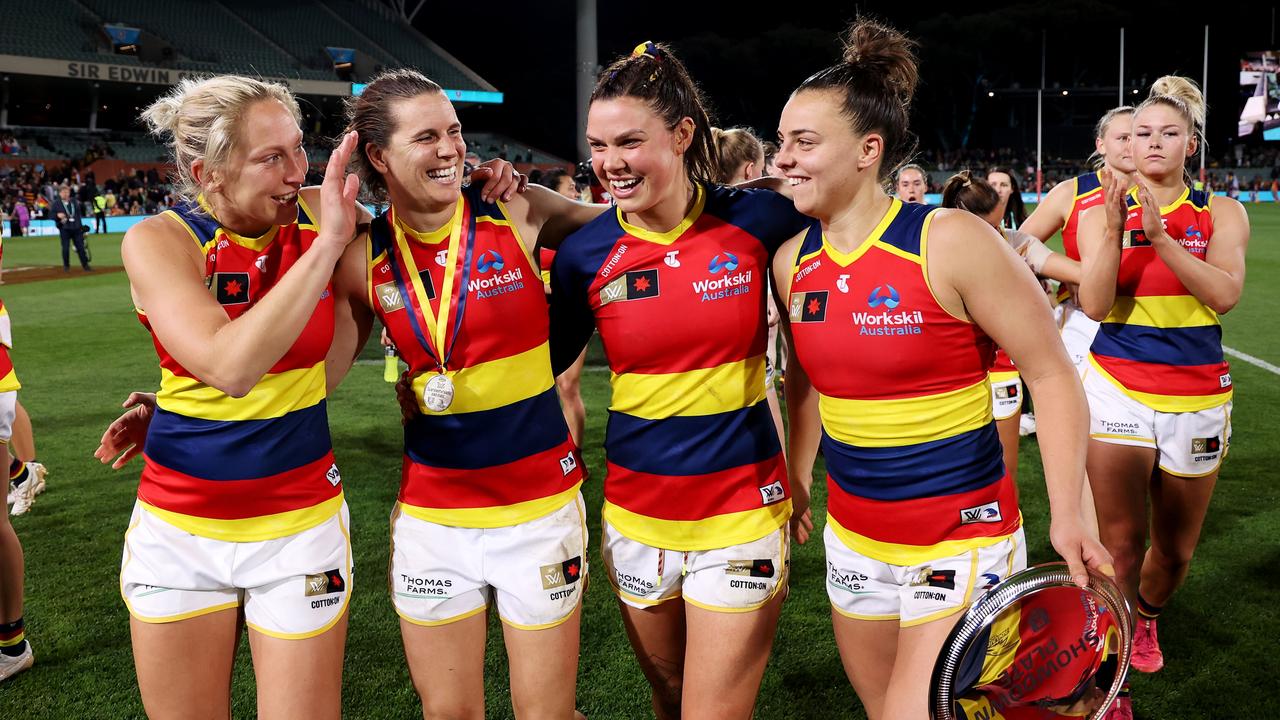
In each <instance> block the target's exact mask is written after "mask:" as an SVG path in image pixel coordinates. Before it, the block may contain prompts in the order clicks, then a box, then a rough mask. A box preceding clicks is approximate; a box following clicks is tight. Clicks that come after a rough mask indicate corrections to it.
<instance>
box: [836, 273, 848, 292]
mask: <svg viewBox="0 0 1280 720" xmlns="http://www.w3.org/2000/svg"><path fill="white" fill-rule="evenodd" d="M836 289H837V290H839V291H840V292H842V293H848V292H849V276H848V275H841V276H840V277H838V278H836Z"/></svg>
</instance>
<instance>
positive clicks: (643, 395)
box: [609, 355, 765, 420]
mask: <svg viewBox="0 0 1280 720" xmlns="http://www.w3.org/2000/svg"><path fill="white" fill-rule="evenodd" d="M764 376H765V367H764V355H756V356H755V357H750V358H747V359H746V360H735V361H733V362H727V363H724V364H723V365H717V366H715V367H709V368H703V369H700V370H688V371H685V372H676V373H656V374H647V373H623V374H621V375H618V374H611V376H610V378H609V382H610V384H611V385H612V386H613V403H612V404H611V405H610V406H609V409H610V410H612V411H614V412H622V413H626V414H628V415H634V416H635V417H641V418H646V419H648V420H661V419H663V418H669V417H688V416H697V415H717V414H719V413H725V412H733V411H735V410H741V409H742V408H744V407H750V406H752V405H755V404H756V403H758V402H760V401H761V400H763V399H764V392H765V379H764Z"/></svg>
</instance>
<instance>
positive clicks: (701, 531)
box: [602, 499, 791, 552]
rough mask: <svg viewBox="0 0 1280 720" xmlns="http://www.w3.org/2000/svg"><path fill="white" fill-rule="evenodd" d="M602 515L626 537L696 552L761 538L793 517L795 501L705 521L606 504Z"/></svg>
mask: <svg viewBox="0 0 1280 720" xmlns="http://www.w3.org/2000/svg"><path fill="white" fill-rule="evenodd" d="M602 516H603V518H604V520H605V521H607V522H608V523H609V524H610V525H611V526H613V528H614V529H615V530H617V531H618V532H620V533H622V534H623V535H624V536H626V537H628V538H631V539H632V540H635V541H637V542H641V543H644V544H645V545H649V546H651V547H657V548H663V549H665V550H678V551H681V552H692V551H694V550H711V549H714V548H723V547H729V546H730V545H741V544H742V543H747V542H751V541H752V540H759V539H760V538H762V537H764V536H765V535H768V534H769V533H771V532H773V531H774V530H777V529H778V528H780V527H782V526H783V525H784V524H786V522H787V520H789V519H790V518H791V500H790V499H787V500H784V501H783V502H778V503H773V504H772V505H766V506H764V507H761V508H754V509H752V510H743V511H741V512H733V513H725V514H723V515H714V516H712V517H709V518H706V519H704V520H662V519H659V518H653V517H648V516H647V515H640V514H638V513H634V512H631V511H630V510H627V509H626V508H623V507H620V506H618V505H614V504H613V503H611V502H609V501H608V500H606V501H605V503H604V511H603V512H602Z"/></svg>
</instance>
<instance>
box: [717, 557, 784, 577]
mask: <svg viewBox="0 0 1280 720" xmlns="http://www.w3.org/2000/svg"><path fill="white" fill-rule="evenodd" d="M773 573H774V567H773V560H770V559H768V558H765V559H760V560H730V561H728V562H727V563H725V566H724V574H725V575H746V576H748V577H759V578H771V577H773Z"/></svg>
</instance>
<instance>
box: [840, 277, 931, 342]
mask: <svg viewBox="0 0 1280 720" xmlns="http://www.w3.org/2000/svg"><path fill="white" fill-rule="evenodd" d="M901 304H902V296H901V295H899V294H898V291H897V289H896V288H894V287H893V286H892V285H889V284H887V283H886V284H884V285H877V286H876V287H875V289H874V290H872V291H871V294H870V295H868V296H867V307H869V308H871V310H872V311H873V312H855V313H853V324H854V325H856V326H858V334H859V335H877V336H889V335H919V334H921V333H923V332H924V328H923V327H922V326H923V325H924V313H922V312H920V311H919V310H898V309H897V308H898V306H899V305H901ZM877 310H878V311H879V312H874V311H877Z"/></svg>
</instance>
